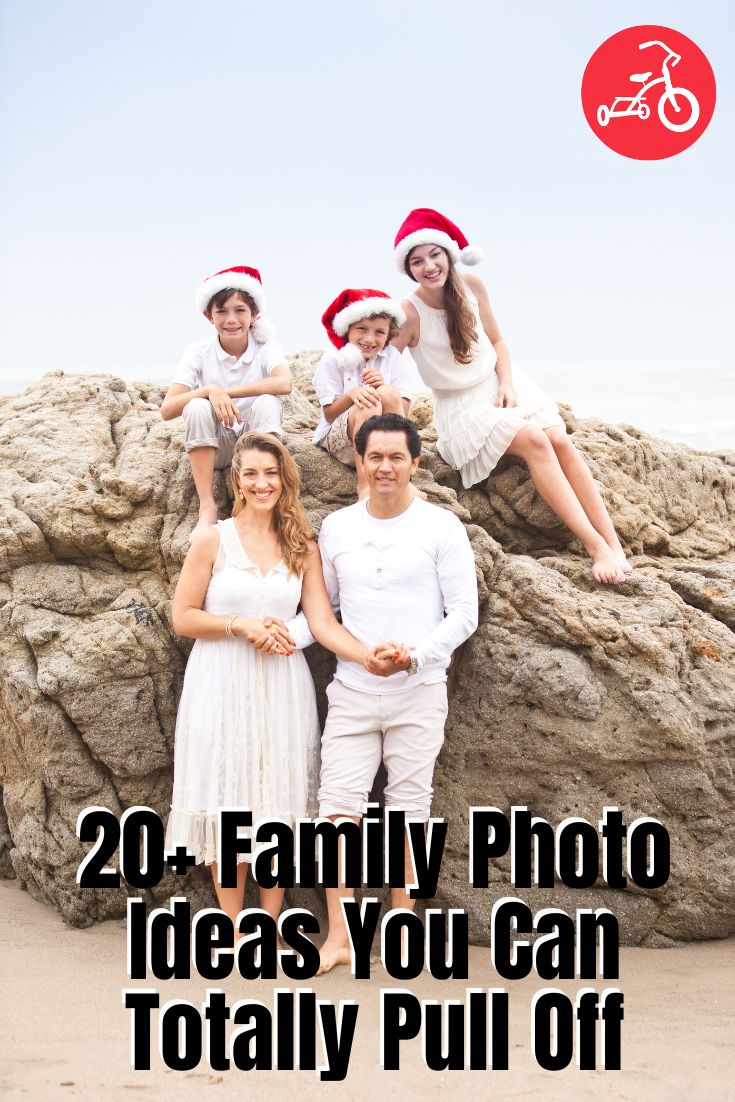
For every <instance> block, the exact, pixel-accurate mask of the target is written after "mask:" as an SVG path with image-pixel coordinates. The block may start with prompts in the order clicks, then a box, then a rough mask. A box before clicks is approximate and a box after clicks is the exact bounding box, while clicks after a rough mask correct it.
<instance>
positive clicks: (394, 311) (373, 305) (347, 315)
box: [332, 296, 406, 337]
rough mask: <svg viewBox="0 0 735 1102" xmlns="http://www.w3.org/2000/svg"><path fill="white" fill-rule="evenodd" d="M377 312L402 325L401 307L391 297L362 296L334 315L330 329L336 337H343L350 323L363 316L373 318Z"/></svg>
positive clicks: (361, 318) (361, 319)
mask: <svg viewBox="0 0 735 1102" xmlns="http://www.w3.org/2000/svg"><path fill="white" fill-rule="evenodd" d="M379 314H387V315H388V316H389V317H391V318H394V319H395V321H396V322H397V324H398V325H399V326H401V325H403V323H404V322H405V320H406V315H405V314H404V312H403V309H402V308H401V307H400V306H399V305H398V303H397V302H394V301H393V299H391V298H378V297H377V296H376V297H374V298H362V299H360V300H359V302H351V303H350V305H349V306H345V308H344V310H340V312H339V313H338V314H335V315H334V318H333V320H332V329H333V330H334V332H335V333H336V334H337V336H338V337H345V336H346V335H347V330H348V329H349V328H350V326H351V325H356V324H357V322H358V321H363V319H364V318H374V317H377V316H378V315H379Z"/></svg>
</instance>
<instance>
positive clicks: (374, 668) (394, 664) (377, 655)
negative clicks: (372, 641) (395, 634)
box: [363, 640, 411, 677]
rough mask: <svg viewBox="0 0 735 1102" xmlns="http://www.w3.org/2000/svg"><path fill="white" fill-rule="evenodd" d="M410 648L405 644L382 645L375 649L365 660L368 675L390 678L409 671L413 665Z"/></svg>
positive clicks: (391, 643) (389, 643) (390, 643)
mask: <svg viewBox="0 0 735 1102" xmlns="http://www.w3.org/2000/svg"><path fill="white" fill-rule="evenodd" d="M409 650H410V648H409V647H407V646H406V645H405V643H394V642H393V641H392V640H391V641H390V642H388V643H380V644H379V645H378V646H377V647H373V649H372V650H371V651H370V653H369V654H367V655H366V656H365V658H364V659H363V665H364V667H365V669H366V670H367V671H368V673H372V674H375V675H376V676H377V677H390V676H391V675H392V674H394V673H400V672H401V671H402V670H407V669H408V667H409V665H410V664H411V655H410V653H409Z"/></svg>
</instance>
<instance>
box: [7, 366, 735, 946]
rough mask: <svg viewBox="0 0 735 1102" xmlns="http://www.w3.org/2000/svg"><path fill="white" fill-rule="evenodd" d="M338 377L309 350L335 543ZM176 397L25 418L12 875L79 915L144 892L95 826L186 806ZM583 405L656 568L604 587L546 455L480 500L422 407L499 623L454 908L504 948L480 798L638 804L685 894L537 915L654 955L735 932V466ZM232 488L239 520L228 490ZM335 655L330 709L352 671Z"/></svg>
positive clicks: (450, 749) (567, 804)
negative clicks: (470, 862) (97, 867)
mask: <svg viewBox="0 0 735 1102" xmlns="http://www.w3.org/2000/svg"><path fill="white" fill-rule="evenodd" d="M313 365H314V354H308V353H307V354H303V355H301V356H299V357H297V358H296V359H295V361H294V365H293V366H294V373H295V375H296V377H297V381H298V383H299V390H298V391H294V394H293V395H292V396H291V398H290V399H289V401H288V414H287V419H286V429H287V430H288V431H287V437H286V440H287V443H288V446H289V447H290V449H291V450H292V452H293V454H294V455H295V457H296V461H297V463H298V465H299V467H300V469H301V474H302V479H303V499H304V502H305V505H306V508H307V510H308V512H309V515H310V517H311V520H312V522H313V524H314V527H315V529H317V530H318V528H319V524H320V523H321V519H322V518H323V517H324V516H325V515H326V514H327V513H328V512H330V511H331V510H332V509H334V508H337V507H339V506H341V505H345V504H348V503H349V502H350V501H351V500H353V494H354V476H353V474H352V473H351V472H350V471H349V470H348V469H347V468H345V467H343V466H342V465H340V464H339V463H338V462H337V461H336V460H333V459H331V458H330V457H328V456H327V455H325V454H324V453H323V452H322V451H321V450H318V449H316V448H314V447H313V446H312V445H311V443H310V442H309V441H308V440H307V439H306V437H305V434H306V433H307V432H308V431H309V430H310V429H311V428H313V427H314V425H315V424H316V421H317V410H316V406H315V403H314V397H313V392H312V391H311V389H310V384H309V381H308V380H309V377H310V374H311V371H312V370H313ZM161 398H162V390H161V389H160V388H159V387H156V386H153V385H148V384H135V385H131V384H128V383H125V382H123V381H122V380H120V379H116V378H111V377H109V376H105V375H80V376H65V375H62V374H58V373H57V374H51V375H47V376H45V377H44V378H43V379H42V380H41V381H40V382H38V383H36V384H34V385H33V386H31V387H30V388H29V389H28V390H27V391H26V392H25V393H24V394H22V395H19V396H15V397H6V398H3V399H2V400H1V403H0V461H1V462H2V471H3V480H2V488H1V489H0V529H1V537H0V566H1V568H2V581H1V582H0V591H1V594H2V604H1V606H0V607H1V608H2V617H3V629H4V630H3V635H2V644H1V645H0V647H1V649H0V666H1V669H2V696H1V697H0V709H1V711H2V730H1V731H0V783H1V784H2V798H3V807H4V811H3V813H2V814H0V875H8V874H9V873H10V863H11V862H12V868H13V870H14V872H15V874H16V875H17V876H18V877H19V878H20V879H21V880H22V881H23V882H24V883H25V884H26V885H27V886H28V888H29V890H30V891H31V892H32V893H33V894H34V895H35V896H36V897H37V898H39V899H41V900H43V901H45V902H47V903H48V904H50V905H52V906H54V907H55V908H57V909H58V910H59V911H60V912H61V914H62V915H63V916H64V918H65V919H66V921H68V922H70V923H72V924H75V925H85V924H88V923H89V922H91V921H93V920H95V919H100V918H105V917H109V916H112V915H119V914H121V913H123V910H124V903H125V889H124V887H123V888H121V889H120V890H119V891H118V892H115V891H104V892H102V891H101V892H88V891H84V892H82V891H80V890H79V889H78V888H77V886H76V881H75V876H76V869H77V866H78V864H79V861H80V859H81V857H82V854H83V848H82V847H81V846H80V844H79V842H78V841H77V838H76V833H75V824H76V819H77V815H78V813H79V811H80V810H82V809H83V808H85V807H87V806H89V805H92V804H96V805H102V806H105V807H109V808H111V809H113V810H114V811H116V812H121V811H122V810H123V809H124V808H125V807H127V806H131V805H133V804H147V805H151V806H152V807H154V808H156V809H157V810H158V811H160V812H161V813H162V814H165V813H166V812H167V810H168V801H169V795H170V784H171V764H172V752H173V733H174V723H175V715H176V705H177V699H178V694H179V691H180V686H181V678H182V673H183V669H184V664H185V660H186V653H187V649H188V647H187V644H186V642H185V641H184V640H181V639H177V637H176V636H175V635H174V633H173V631H172V629H171V622H170V599H171V594H172V591H173V586H174V584H175V581H176V577H177V574H178V572H179V569H180V566H181V562H182V559H183V556H184V554H185V551H186V546H187V544H186V537H187V535H188V532H189V530H190V528H191V526H192V524H193V521H194V516H195V500H194V495H193V486H192V482H191V478H190V473H189V465H188V462H187V460H186V458H185V457H184V454H183V451H182V425H181V422H180V421H174V422H168V423H165V422H163V421H162V420H161V418H160V415H159V412H158V406H159V404H160V401H161ZM563 412H564V416H565V418H566V421H567V426H568V428H569V430H570V431H571V432H573V433H574V439H575V442H576V443H577V444H578V446H579V447H580V448H581V450H582V451H583V452H584V453H585V455H586V456H587V459H588V461H589V464H590V466H591V468H592V470H593V472H594V474H595V477H596V478H598V479H599V481H600V483H601V485H602V488H603V493H604V496H605V499H606V501H607V504H608V506H609V509H610V512H611V514H612V516H613V519H614V521H615V523H616V525H617V527H618V530H619V531H620V533H621V536H622V538H623V540H624V541H625V543H626V544H627V545H628V547H630V548H631V550H632V553H633V556H634V563H635V566H636V570H635V573H634V575H633V576H632V578H631V580H630V581H628V582H626V583H625V584H624V585H621V586H619V587H613V588H603V587H599V586H597V585H595V584H594V583H593V581H592V578H591V576H590V572H589V567H588V564H587V561H586V559H585V557H584V555H583V554H582V553H581V549H580V548H579V546H578V545H577V544H576V542H575V541H574V539H573V538H572V537H571V536H570V534H569V533H568V532H567V531H566V530H565V529H564V528H563V527H561V526H560V525H559V524H558V522H557V521H556V519H555V517H554V516H553V514H551V513H550V511H549V510H548V508H547V507H546V506H545V505H544V503H543V502H542V501H541V500H540V499H539V497H538V495H537V494H536V492H535V490H534V488H533V485H532V484H531V482H530V481H529V478H528V474H527V471H526V469H525V467H524V466H523V465H522V464H520V463H514V462H507V461H506V462H504V463H502V464H501V468H500V469H499V470H498V471H497V472H496V473H495V474H494V476H493V477H491V478H490V479H489V480H488V483H487V485H486V486H479V487H475V488H474V489H472V490H469V491H466V490H463V489H462V488H461V485H460V483H459V480H458V477H457V475H456V473H455V472H454V471H452V470H450V469H449V468H448V467H447V466H446V465H445V464H444V463H443V462H442V460H441V459H440V457H439V456H438V454H437V452H436V449H435V447H434V446H433V443H434V439H435V437H434V435H433V430H432V428H431V408H430V403H429V402H428V400H427V399H420V400H418V401H417V402H416V403H415V409H414V416H415V417H416V420H417V421H418V423H419V425H420V426H421V427H422V433H423V436H424V445H425V446H424V455H423V457H422V465H421V469H420V471H419V475H418V481H419V483H420V485H421V486H422V488H423V489H425V490H426V492H427V493H428V495H429V499H430V500H432V501H435V502H437V503H438V504H440V505H442V506H444V507H446V508H448V509H451V510H452V511H453V512H455V513H456V514H457V516H459V517H460V519H461V520H462V521H463V522H464V523H465V525H466V526H467V531H468V534H469V536H470V539H471V541H472V545H473V547H474V550H475V555H476V560H477V571H478V579H479V583H480V593H481V622H480V627H479V630H478V631H477V633H476V635H475V636H474V637H473V638H472V639H471V640H469V642H468V643H467V644H466V645H465V646H464V647H463V648H462V649H461V651H460V653H458V654H457V655H456V656H455V660H454V663H453V666H452V670H451V675H450V692H451V710H450V717H449V721H448V724H447V739H446V744H445V748H444V751H443V753H442V755H441V758H440V761H439V765H438V768H437V773H436V797H435V802H434V808H435V813H436V814H438V815H444V816H446V817H447V818H448V820H449V822H450V836H449V842H448V852H447V855H446V857H445V861H444V866H443V875H442V879H441V883H440V894H439V899H438V903H439V904H440V905H442V906H449V905H453V906H464V907H466V909H467V910H468V912H469V913H470V916H471V920H472V930H473V934H474V936H475V938H476V939H477V940H479V941H485V940H487V916H488V914H489V910H490V906H491V904H492V901H493V900H494V899H495V898H496V897H497V896H499V895H503V894H508V891H509V870H508V863H507V861H506V860H500V861H498V862H496V863H495V864H494V865H493V868H492V884H491V888H490V889H489V890H488V891H477V890H471V889H470V888H469V887H468V884H467V867H466V866H467V852H466V836H467V815H468V807H469V806H470V805H487V804H496V805H498V806H499V807H500V808H502V809H503V810H506V811H507V810H508V809H509V808H510V807H511V805H514V804H523V805H527V806H528V807H529V808H530V809H532V810H533V811H534V812H535V813H536V814H538V815H541V816H543V817H545V818H546V819H547V820H549V821H550V822H551V823H553V824H556V823H558V822H560V821H561V820H562V819H564V818H566V817H567V816H570V815H576V816H581V817H583V818H586V819H589V820H590V821H592V822H595V823H596V822H597V820H598V819H599V817H600V813H601V810H602V808H603V807H604V806H607V805H617V806H619V807H620V808H621V809H623V810H624V813H625V819H626V822H631V821H632V820H633V819H635V818H636V817H637V816H640V815H649V816H655V817H658V818H660V819H661V821H662V822H663V823H664V824H665V825H666V826H667V828H668V829H669V831H670V832H671V836H672V873H671V877H670V880H669V882H668V883H667V884H666V885H665V886H664V887H662V888H660V889H657V890H655V891H652V892H644V891H641V890H639V889H638V888H635V886H629V890H626V891H612V890H610V889H608V888H607V887H606V886H605V884H604V883H603V882H602V881H600V882H599V885H598V886H596V887H595V888H593V889H590V890H588V891H582V892H580V891H574V890H571V889H568V888H564V887H563V886H561V885H560V886H559V888H558V890H556V889H555V890H552V891H541V890H539V889H533V890H530V891H528V892H521V893H520V894H522V895H524V896H525V897H526V898H527V899H528V901H529V903H530V904H531V906H532V907H534V908H536V907H541V906H551V905H553V904H558V905H560V906H562V907H565V908H569V909H572V910H573V909H574V908H575V907H579V906H599V905H608V906H610V907H611V909H612V910H613V911H614V912H615V914H616V915H617V916H618V917H619V919H620V921H621V929H622V933H623V937H624V940H626V941H627V942H629V943H641V942H645V943H648V944H657V943H658V944H661V943H666V942H668V941H669V940H670V939H690V938H704V937H713V936H717V937H719V936H724V935H726V934H728V933H731V932H733V930H735V867H734V866H733V860H732V854H733V851H734V850H735V816H734V814H733V807H734V805H735V769H734V764H735V759H734V756H733V740H734V738H735V721H734V718H733V702H734V701H735V663H733V658H734V657H735V636H734V635H733V631H734V630H735V584H734V582H735V565H733V558H734V556H733V547H734V546H735V490H734V484H733V465H732V456H727V455H722V456H721V457H717V456H714V455H710V454H705V453H698V452H693V451H691V450H689V449H687V448H685V447H683V446H681V445H674V444H669V443H666V442H664V441H661V440H656V439H653V438H651V437H649V436H647V435H646V434H645V433H643V432H641V431H639V430H638V429H635V428H633V427H632V426H628V425H619V426H617V427H615V428H612V427H610V426H609V425H604V424H602V423H601V422H599V421H594V420H592V421H576V420H575V418H574V417H573V416H572V414H571V411H569V410H568V409H566V408H564V409H563ZM217 495H218V499H219V504H220V508H221V515H225V513H226V511H227V509H228V488H227V483H226V479H225V478H224V477H222V476H219V477H218V481H217ZM312 651H313V652H314V653H312V654H311V655H310V662H311V665H312V668H313V670H314V673H315V678H316V681H317V685H318V687H319V690H320V697H321V699H322V703H323V686H324V682H325V679H326V678H327V676H328V672H329V668H330V661H329V659H328V658H327V656H325V655H324V654H323V653H322V652H320V650H319V648H312ZM6 821H7V825H6ZM182 890H185V891H186V892H188V894H190V895H191V896H192V897H193V898H194V899H195V901H196V902H198V903H200V904H202V903H204V901H205V900H208V899H209V898H210V891H211V888H210V885H209V883H208V878H207V876H206V875H205V874H203V873H202V871H201V870H193V871H192V872H190V873H189V876H188V878H187V882H186V883H185V884H183V885H182V882H181V881H180V880H179V879H178V878H176V877H174V876H172V875H169V876H167V878H166V879H165V880H164V881H163V882H162V883H161V885H160V886H159V887H158V888H156V889H155V890H154V891H153V892H152V893H150V894H151V898H155V899H157V900H165V899H166V898H167V896H168V895H169V894H172V893H174V892H177V893H180V892H181V891H182ZM133 894H138V892H137V891H135V892H134V893H133ZM302 899H304V900H305V902H306V905H310V904H311V905H316V904H315V901H314V897H308V898H306V897H302Z"/></svg>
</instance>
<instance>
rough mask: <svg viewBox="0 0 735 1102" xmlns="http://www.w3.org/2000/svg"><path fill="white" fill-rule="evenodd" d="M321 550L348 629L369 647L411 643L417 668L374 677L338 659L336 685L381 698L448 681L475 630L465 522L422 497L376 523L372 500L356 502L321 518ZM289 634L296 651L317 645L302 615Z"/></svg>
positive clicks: (336, 606)
mask: <svg viewBox="0 0 735 1102" xmlns="http://www.w3.org/2000/svg"><path fill="white" fill-rule="evenodd" d="M319 550H320V552H321V556H322V569H323V571H324V581H325V583H326V586H327V592H328V594H329V598H330V600H331V602H332V607H333V608H334V609H335V611H337V610H340V611H341V613H342V623H343V624H344V626H345V627H346V628H347V630H348V631H349V632H351V633H352V634H353V635H354V636H355V638H356V639H359V640H360V642H361V643H364V644H365V646H367V647H374V646H377V645H378V644H379V643H387V642H388V641H389V640H393V641H395V642H398V643H406V644H407V645H408V646H411V647H414V648H415V649H414V651H413V653H414V654H415V655H416V658H417V661H418V666H419V669H418V672H417V673H415V674H413V675H409V674H408V673H397V674H393V675H392V676H391V677H377V676H376V675H375V674H371V673H368V671H367V670H366V669H365V668H364V667H363V666H361V665H360V664H359V663H357V662H347V661H345V660H344V659H342V658H338V659H337V670H336V672H335V677H336V678H337V680H338V681H341V682H342V683H343V684H345V685H348V686H349V687H350V688H352V689H359V690H361V691H362V692H368V693H379V694H385V693H395V692H402V691H403V690H405V689H410V688H411V687H412V686H413V685H418V684H422V683H424V684H432V683H435V682H437V681H446V679H447V666H448V665H449V662H450V659H451V657H452V653H453V651H454V650H455V648H456V647H458V646H459V644H460V643H463V642H464V640H465V639H467V638H468V637H469V636H470V635H471V634H472V632H473V631H474V630H475V629H476V627H477V579H476V576H475V558H474V555H473V554H472V548H471V546H470V541H469V539H468V538H467V533H466V532H465V529H464V526H463V525H462V523H461V521H460V520H458V518H457V517H455V515H454V514H453V513H450V512H448V510H446V509H441V508H440V507H439V506H438V505H430V504H429V503H428V502H426V501H423V500H421V499H420V498H414V499H413V500H412V502H411V504H410V505H409V507H408V509H406V510H405V511H404V512H403V513H401V514H400V515H399V516H397V517H393V518H391V519H390V520H376V519H375V518H374V517H371V516H370V514H369V513H368V511H367V500H363V501H358V502H356V503H355V504H354V505H348V506H347V508H346V509H338V510H337V512H335V513H330V515H329V516H328V517H325V518H324V521H323V522H322V528H321V532H320V534H319ZM289 629H290V630H291V633H292V634H293V635H294V638H295V639H296V644H297V646H299V647H302V646H308V645H309V644H310V643H312V642H313V641H314V640H313V636H312V635H311V633H310V632H308V630H307V625H306V620H305V618H303V616H302V615H299V616H298V617H296V619H295V620H292V621H290V622H289Z"/></svg>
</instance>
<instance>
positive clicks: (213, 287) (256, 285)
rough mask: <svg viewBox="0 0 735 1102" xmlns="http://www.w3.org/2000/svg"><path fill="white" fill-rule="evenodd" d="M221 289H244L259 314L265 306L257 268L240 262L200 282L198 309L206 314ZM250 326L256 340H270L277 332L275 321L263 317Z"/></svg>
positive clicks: (197, 293) (196, 299)
mask: <svg viewBox="0 0 735 1102" xmlns="http://www.w3.org/2000/svg"><path fill="white" fill-rule="evenodd" d="M220 291H244V292H245V293H246V294H248V295H250V298H251V299H252V300H253V302H254V303H255V309H256V311H257V313H258V314H260V312H261V311H262V310H263V309H264V308H265V293H264V291H263V281H262V280H261V278H260V272H259V271H258V269H257V268H248V267H247V266H246V265H245V264H238V265H236V266H235V267H234V268H223V269H222V271H221V272H215V273H214V275H211V276H207V278H206V279H205V280H202V282H201V283H200V284H199V286H198V287H197V289H196V292H195V295H194V302H195V304H196V308H197V310H199V311H200V313H202V314H206V313H207V310H208V309H209V304H210V302H211V301H212V299H213V298H214V296H215V295H216V294H219V292H220ZM250 328H251V331H252V334H253V336H254V337H255V339H256V341H261V342H265V341H267V340H270V338H271V337H272V336H273V334H274V332H275V329H274V327H273V323H272V322H270V321H268V319H267V318H261V317H258V318H256V319H255V321H254V322H253V323H252V325H251V327H250Z"/></svg>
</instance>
